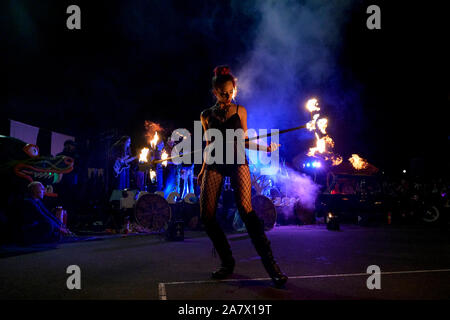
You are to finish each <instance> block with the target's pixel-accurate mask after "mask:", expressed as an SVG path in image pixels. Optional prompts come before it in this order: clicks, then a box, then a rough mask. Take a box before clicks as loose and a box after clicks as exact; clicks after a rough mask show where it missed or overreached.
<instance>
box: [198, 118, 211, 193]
mask: <svg viewBox="0 0 450 320" xmlns="http://www.w3.org/2000/svg"><path fill="white" fill-rule="evenodd" d="M200 121H201V122H202V127H203V130H204V132H206V121H207V120H206V119H205V118H204V117H203V114H200ZM208 144H209V141H208V140H206V145H208ZM205 167H206V160H205V159H203V164H202V169H201V170H200V173H199V174H198V176H197V184H198V185H201V180H202V176H203V173H204V172H205Z"/></svg>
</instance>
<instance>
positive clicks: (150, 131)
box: [144, 120, 164, 144]
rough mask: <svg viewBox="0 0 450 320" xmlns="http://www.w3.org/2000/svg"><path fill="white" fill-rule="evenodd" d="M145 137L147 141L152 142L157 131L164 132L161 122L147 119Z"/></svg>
mask: <svg viewBox="0 0 450 320" xmlns="http://www.w3.org/2000/svg"><path fill="white" fill-rule="evenodd" d="M144 127H145V137H146V138H147V143H148V144H150V141H151V139H152V137H153V136H154V134H155V132H156V131H159V132H162V131H164V129H163V128H162V127H161V126H160V125H159V123H156V122H152V121H148V120H145V121H144Z"/></svg>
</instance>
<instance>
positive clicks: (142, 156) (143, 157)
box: [139, 148, 150, 162]
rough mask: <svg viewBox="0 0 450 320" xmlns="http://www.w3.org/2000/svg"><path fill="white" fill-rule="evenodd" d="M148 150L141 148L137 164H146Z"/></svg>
mask: <svg viewBox="0 0 450 320" xmlns="http://www.w3.org/2000/svg"><path fill="white" fill-rule="evenodd" d="M149 151H150V149H149V148H142V150H141V154H140V155H139V162H148V152H149Z"/></svg>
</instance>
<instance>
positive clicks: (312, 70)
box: [233, 0, 355, 151]
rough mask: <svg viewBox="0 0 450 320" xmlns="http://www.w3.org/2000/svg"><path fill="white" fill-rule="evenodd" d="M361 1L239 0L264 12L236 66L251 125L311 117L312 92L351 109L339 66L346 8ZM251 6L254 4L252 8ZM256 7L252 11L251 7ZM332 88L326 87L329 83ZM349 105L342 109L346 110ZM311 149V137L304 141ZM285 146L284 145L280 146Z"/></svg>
mask: <svg viewBox="0 0 450 320" xmlns="http://www.w3.org/2000/svg"><path fill="white" fill-rule="evenodd" d="M354 2H355V1H351V0H342V1H327V0H324V1H317V0H314V1H313V0H306V1H270V0H266V1H257V2H252V5H253V6H256V10H255V8H254V7H251V6H249V4H248V3H247V2H245V4H241V1H239V2H235V3H234V4H233V5H234V10H240V11H242V10H249V14H253V15H254V14H255V11H256V12H257V14H258V15H259V16H260V19H259V22H258V25H257V26H256V29H255V31H254V32H253V34H254V38H252V39H249V40H248V41H247V42H249V48H248V50H247V54H246V55H245V56H244V58H243V59H242V60H241V67H240V68H239V70H237V72H235V74H236V76H237V77H238V83H239V96H238V100H240V102H241V103H242V104H244V105H245V106H246V108H247V109H248V110H249V118H248V122H249V123H248V124H249V128H255V129H257V128H288V127H292V126H298V125H301V124H302V123H305V122H306V121H308V120H310V119H309V113H307V112H306V111H305V109H304V103H305V102H306V100H307V99H309V98H311V97H312V96H316V95H317V94H319V95H320V96H319V97H318V98H319V100H320V101H322V100H324V99H325V98H326V97H325V95H327V96H328V98H329V100H332V101H328V103H332V104H336V105H339V107H340V108H343V109H345V108H346V104H345V103H343V102H344V101H342V102H340V101H337V100H340V99H341V98H342V100H345V98H344V97H343V96H353V93H348V92H342V91H343V90H342V88H341V85H340V80H339V79H340V77H341V71H340V70H339V68H338V66H337V58H338V54H339V52H340V46H341V41H342V38H343V27H344V25H345V22H346V21H347V19H348V16H347V15H346V13H348V11H349V10H350V9H351V4H352V3H354ZM250 8H251V9H250ZM250 10H251V11H250ZM324 88H326V89H324ZM343 111H345V110H340V112H339V113H340V114H342V112H343ZM283 139H284V141H285V142H286V140H287V139H289V144H292V143H296V142H298V141H296V140H304V139H311V134H310V133H308V132H305V131H301V132H296V133H295V134H288V135H286V137H283ZM303 145H304V146H305V149H306V143H303ZM280 151H282V150H280Z"/></svg>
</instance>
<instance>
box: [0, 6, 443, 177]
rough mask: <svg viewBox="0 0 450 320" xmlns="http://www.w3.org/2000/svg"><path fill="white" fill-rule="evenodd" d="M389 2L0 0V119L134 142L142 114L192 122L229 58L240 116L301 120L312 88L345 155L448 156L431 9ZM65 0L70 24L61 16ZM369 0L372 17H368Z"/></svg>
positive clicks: (375, 159)
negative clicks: (370, 22)
mask: <svg viewBox="0 0 450 320" xmlns="http://www.w3.org/2000/svg"><path fill="white" fill-rule="evenodd" d="M392 2H393V1H390V3H387V2H384V1H344V0H342V1H244V0H242V1H222V2H213V1H142V0H139V1H136V0H130V1H79V0H73V1H47V0H42V1H24V0H14V1H3V2H2V4H1V17H2V19H1V21H0V23H1V45H2V48H1V53H0V54H1V56H2V57H1V61H2V63H1V65H2V70H3V74H4V75H5V74H6V80H7V81H6V85H5V84H4V85H3V86H2V87H3V90H2V92H3V93H2V98H1V100H0V102H1V109H2V110H1V112H2V120H5V119H13V120H17V121H22V122H25V123H28V124H31V125H34V126H39V127H43V128H47V129H49V130H54V131H57V132H61V133H66V134H70V135H74V136H76V137H77V138H79V139H84V138H88V137H94V136H96V135H99V134H101V133H102V132H106V131H108V130H111V129H117V130H118V132H120V133H121V134H122V133H123V134H128V135H131V136H132V137H133V139H134V143H135V144H139V143H140V142H142V141H143V133H144V120H150V121H155V122H158V123H160V124H161V125H162V126H163V127H165V128H167V129H168V131H171V130H172V129H176V128H179V127H185V128H188V129H190V128H192V126H193V121H194V120H198V119H199V114H200V112H201V111H202V110H203V109H205V108H207V107H209V106H211V105H212V104H213V102H214V100H213V97H212V94H211V77H212V70H213V68H214V67H215V66H216V65H220V64H228V65H229V66H230V67H231V69H232V71H233V72H234V74H235V75H236V76H237V77H238V81H239V85H240V87H239V90H240V91H239V94H238V100H237V101H238V102H239V103H240V104H242V105H244V106H246V107H247V109H248V112H249V119H248V122H249V127H258V126H261V125H262V126H263V127H267V128H280V129H284V128H288V127H293V126H298V125H300V124H303V123H305V122H306V121H307V120H308V117H309V114H307V113H306V112H304V108H303V105H304V103H305V102H306V100H307V99H308V98H310V97H313V96H315V97H318V98H319V101H320V105H321V107H322V110H323V114H324V115H326V116H327V117H328V118H329V121H330V122H329V132H330V134H331V136H332V137H333V138H334V140H335V143H336V147H335V151H336V152H337V153H339V154H341V155H343V156H344V158H345V157H348V156H349V155H351V153H358V154H359V155H361V156H362V157H364V158H366V159H368V160H369V162H371V163H373V164H375V165H376V166H379V167H381V168H383V169H384V168H386V169H387V170H388V169H389V168H392V170H393V169H397V167H398V168H400V167H402V166H408V165H409V160H410V159H411V158H415V157H422V158H424V159H426V161H431V163H432V164H433V165H434V166H435V167H439V166H442V165H448V159H447V158H446V154H447V153H448V151H447V150H448V146H449V143H448V137H449V133H448V125H447V123H446V122H447V118H446V115H445V113H444V111H445V110H446V109H447V106H448V104H447V103H445V100H442V102H436V99H437V98H438V97H439V96H441V94H440V93H439V92H441V91H440V90H441V89H442V84H441V85H440V86H439V85H438V84H436V83H437V80H438V78H437V77H436V76H434V72H435V71H440V70H443V69H445V68H444V65H440V64H439V63H438V58H439V55H440V53H441V51H440V50H439V49H437V48H436V47H437V46H439V44H440V43H443V38H440V36H439V35H438V31H437V30H438V29H436V28H434V26H433V25H430V24H429V23H428V22H427V20H425V18H424V17H425V12H427V11H430V10H426V9H425V8H423V6H420V7H414V6H413V5H410V4H408V5H405V4H400V3H398V2H397V1H395V2H396V3H398V4H397V5H396V6H394V5H393V4H392ZM70 4H77V5H79V6H80V8H81V30H68V29H67V28H66V19H67V17H68V14H66V8H67V6H69V5H70ZM370 4H378V5H379V6H380V8H381V15H382V18H381V26H382V28H381V30H368V29H367V28H366V19H367V17H368V14H367V13H366V8H367V6H368V5H370ZM433 10H434V9H431V11H433ZM435 10H438V9H435ZM427 14H428V13H427ZM432 14H434V12H433V13H432ZM427 16H428V15H427ZM5 71H6V72H5ZM447 89H448V88H446V89H445V90H447ZM2 123H3V124H2V126H3V125H4V123H5V121H2ZM2 130H3V131H5V130H4V129H3V127H2ZM2 133H3V134H8V132H2ZM280 141H281V144H282V149H281V150H280V151H281V152H282V153H281V155H282V156H284V157H286V158H287V159H290V158H292V157H293V156H295V155H296V154H298V153H302V152H306V151H307V149H308V148H309V147H311V146H312V145H313V143H314V141H313V136H312V135H311V134H310V133H308V132H299V131H297V132H294V133H288V134H286V135H284V136H281V137H280Z"/></svg>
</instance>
